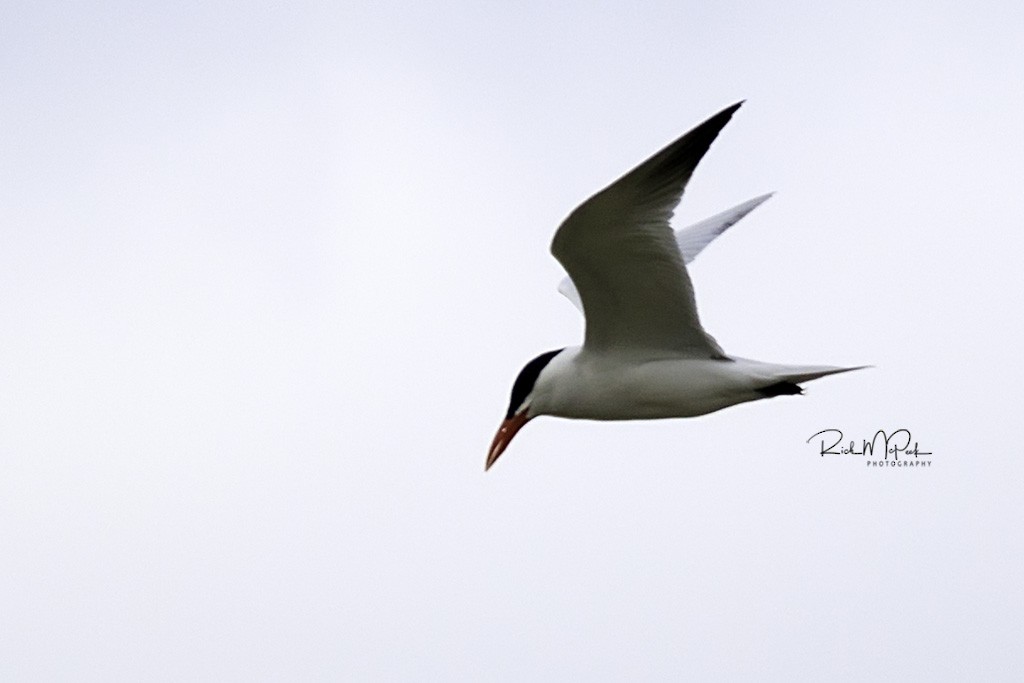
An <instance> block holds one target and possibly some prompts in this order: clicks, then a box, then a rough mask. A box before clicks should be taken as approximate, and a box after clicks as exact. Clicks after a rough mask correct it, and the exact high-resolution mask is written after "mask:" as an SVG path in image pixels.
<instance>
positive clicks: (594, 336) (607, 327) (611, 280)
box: [551, 102, 742, 358]
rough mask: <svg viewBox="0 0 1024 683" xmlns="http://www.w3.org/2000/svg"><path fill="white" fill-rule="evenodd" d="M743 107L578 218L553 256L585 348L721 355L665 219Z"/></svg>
mask: <svg viewBox="0 0 1024 683" xmlns="http://www.w3.org/2000/svg"><path fill="white" fill-rule="evenodd" d="M741 104H742V102H740V103H737V104H734V105H732V106H731V107H728V108H727V109H725V110H723V111H721V112H719V113H718V114H715V115H714V116H712V117H711V118H710V119H708V120H707V121H705V122H704V123H702V124H700V125H699V126H697V127H696V128H694V129H693V130H691V131H690V132H689V133H687V134H686V135H684V136H682V137H681V138H679V139H678V140H676V141H675V142H673V143H671V144H670V145H668V146H667V147H665V148H664V149H663V150H661V151H660V152H658V153H657V154H655V155H654V156H652V157H651V158H650V159H648V160H647V161H645V162H644V163H642V164H640V165H639V166H637V167H636V168H634V169H633V170H632V171H630V172H629V173H627V174H626V175H624V176H622V178H620V179H619V180H617V181H615V182H614V183H612V184H611V185H609V186H608V187H606V188H605V189H603V190H601V191H600V192H598V193H597V194H595V195H594V196H593V197H591V198H590V199H588V200H587V201H585V202H584V203H583V204H581V205H580V206H579V207H577V208H576V210H574V211H573V212H572V213H571V214H570V215H569V217H568V218H566V219H565V221H564V222H563V223H562V225H561V226H560V227H559V228H558V231H557V232H556V233H555V237H554V240H553V241H552V244H551V253H552V254H554V256H555V258H557V259H558V261H559V262H560V263H561V264H562V266H563V267H564V268H565V270H566V272H568V273H569V277H570V278H572V281H573V283H574V284H575V285H576V288H577V289H578V290H579V294H580V299H581V301H582V302H583V311H584V315H585V316H586V320H587V331H586V338H585V341H584V348H586V349H589V350H593V351H598V352H605V353H614V352H621V353H631V354H634V355H636V354H645V355H652V356H653V355H661V354H666V353H668V354H672V355H682V356H688V357H695V358H719V357H723V356H724V353H723V352H722V349H721V347H719V346H718V344H717V343H716V342H715V340H714V339H713V338H712V337H711V336H710V335H708V334H707V333H706V332H705V331H704V329H703V327H701V324H700V318H699V317H698V315H697V304H696V301H695V299H694V295H693V285H692V283H691V282H690V276H689V274H688V273H687V272H686V266H685V265H684V263H683V257H682V255H681V254H680V252H679V248H678V245H677V243H676V239H675V235H674V234H673V233H672V228H671V227H670V226H669V220H670V219H671V218H672V213H673V212H674V211H675V207H676V206H677V205H678V204H679V200H680V199H681V198H682V195H683V190H684V189H685V187H686V183H687V181H689V179H690V176H691V175H692V174H693V170H694V169H695V168H696V166H697V163H698V162H699V161H700V160H701V158H702V157H703V156H704V154H705V152H707V150H708V148H709V147H710V146H711V143H712V142H713V141H714V139H715V138H716V137H717V136H718V133H719V131H721V129H722V128H723V127H724V126H725V124H726V123H728V121H729V119H730V118H731V117H732V115H733V113H734V112H735V111H736V110H737V109H739V107H740V105H741Z"/></svg>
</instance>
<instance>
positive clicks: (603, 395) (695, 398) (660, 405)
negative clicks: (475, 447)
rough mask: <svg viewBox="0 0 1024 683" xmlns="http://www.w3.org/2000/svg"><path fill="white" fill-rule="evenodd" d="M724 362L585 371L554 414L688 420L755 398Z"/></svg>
mask: <svg viewBox="0 0 1024 683" xmlns="http://www.w3.org/2000/svg"><path fill="white" fill-rule="evenodd" d="M730 365H731V364H730V363H729V362H728V361H708V360H693V361H652V362H648V363H644V364H642V365H637V366H627V367H600V366H598V367H590V368H585V369H584V371H583V372H581V373H580V375H579V377H578V380H579V381H578V384H577V386H576V387H575V390H574V391H571V392H566V393H567V394H568V395H566V396H564V397H562V400H560V401H559V408H560V410H559V411H558V414H559V415H561V416H562V417H571V418H578V419H589V420H654V419H662V418H671V417H693V416H696V415H704V414H706V413H712V412H714V411H716V410H721V409H722V408H725V407H728V406H731V405H735V404H737V403H742V402H744V401H749V400H753V399H755V398H759V395H758V394H757V393H756V392H755V391H754V390H753V387H752V386H751V384H750V381H749V379H748V378H745V377H743V376H742V375H740V374H737V373H736V372H735V371H734V370H733V368H732V367H730Z"/></svg>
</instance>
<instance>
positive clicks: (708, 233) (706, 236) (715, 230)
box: [558, 193, 772, 313]
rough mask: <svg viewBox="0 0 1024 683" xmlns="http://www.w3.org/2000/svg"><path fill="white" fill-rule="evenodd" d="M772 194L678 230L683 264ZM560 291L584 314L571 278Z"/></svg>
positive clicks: (565, 281) (677, 241)
mask: <svg viewBox="0 0 1024 683" xmlns="http://www.w3.org/2000/svg"><path fill="white" fill-rule="evenodd" d="M771 196H772V195H771V193H769V194H763V195H761V196H760V197H754V198H753V199H750V200H748V201H745V202H743V203H742V204H738V205H737V206H734V207H732V208H731V209H727V210H726V211H723V212H722V213H717V214H715V215H714V216H712V217H711V218H705V219H704V220H702V221H700V222H699V223H694V224H693V225H691V226H688V227H685V228H680V229H679V230H676V233H675V235H676V246H677V247H678V248H679V255H680V256H682V257H683V263H684V264H689V263H690V262H691V261H692V260H693V259H695V258H697V254H699V253H700V252H702V251H703V250H704V247H706V246H708V245H709V244H711V242H712V241H713V240H714V239H715V238H716V237H718V236H719V235H721V234H722V233H723V232H725V231H726V230H728V229H729V228H731V227H732V226H734V225H736V223H738V222H739V221H740V219H741V218H743V217H744V216H746V215H747V214H748V213H750V212H751V211H753V210H754V209H756V208H757V207H759V206H761V204H763V203H764V202H766V201H767V200H768V199H769V198H770V197H771ZM558 291H559V292H561V293H562V294H563V295H564V296H565V297H566V298H567V299H568V300H569V301H571V302H572V305H573V306H575V307H576V308H578V309H579V310H580V312H581V313H582V312H583V302H582V301H580V293H579V292H577V291H576V285H574V284H573V283H572V279H571V278H569V276H568V275H567V276H565V277H563V278H562V281H561V282H559V283H558Z"/></svg>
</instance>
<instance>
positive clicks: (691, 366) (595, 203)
mask: <svg viewBox="0 0 1024 683" xmlns="http://www.w3.org/2000/svg"><path fill="white" fill-rule="evenodd" d="M742 104H743V102H742V101H741V102H737V103H736V104H734V105H732V106H730V107H727V108H726V109H723V110H722V111H721V112H719V113H717V114H715V115H714V116H712V117H711V118H709V119H708V120H707V121H705V122H704V123H702V124H700V125H699V126H697V127H696V128H694V129H693V130H691V131H690V132H688V133H686V134H685V135H683V136H682V137H681V138H679V139H678V140H676V141H675V142H673V143H671V144H669V145H668V146H667V147H665V148H664V149H662V150H661V151H660V152H658V153H656V154H655V155H654V156H652V157H651V158H649V159H648V160H647V161H644V162H643V163H641V164H640V165H639V166H637V167H636V168H634V169H633V170H632V171H630V172H629V173H627V174H626V175H624V176H622V177H621V178H619V179H618V180H616V181H615V182H613V183H612V184H611V185H609V186H608V187H606V188H605V189H603V190H601V191H600V192H598V193H597V194H595V195H594V196H592V197H591V198H590V199H588V200H586V201H585V202H583V203H582V204H580V205H579V206H578V207H577V208H576V209H575V210H574V211H573V212H572V213H571V214H569V217H568V218H566V219H565V220H564V221H563V222H562V224H561V225H560V226H559V228H558V230H557V231H556V232H555V237H554V240H553V241H552V243H551V253H552V254H553V255H554V257H555V258H556V259H557V260H558V261H559V263H561V264H562V266H563V267H564V268H565V270H566V272H567V273H568V277H567V278H566V279H565V280H563V281H562V283H561V285H560V286H559V291H561V292H562V293H563V294H565V295H566V296H567V297H568V298H569V299H570V300H571V301H572V302H573V303H574V304H576V305H577V307H579V308H581V309H582V311H583V314H584V317H585V319H586V332H585V335H584V341H583V345H582V346H572V347H567V348H563V349H557V350H554V351H548V352H546V353H542V354H541V355H539V356H537V357H536V358H534V359H533V360H531V361H530V362H529V363H527V364H526V365H525V366H524V367H523V369H522V370H521V371H520V372H519V375H518V376H517V377H516V379H515V382H514V383H513V385H512V397H511V400H510V401H509V406H508V411H507V412H506V414H505V419H504V420H503V421H502V423H501V426H500V427H499V428H498V433H497V434H496V435H495V437H494V441H493V442H492V443H491V448H490V450H489V451H488V452H487V462H486V465H485V469H487V470H489V469H490V468H491V466H492V465H494V463H495V462H496V461H497V460H498V458H499V457H500V456H501V454H502V453H504V452H505V449H506V448H508V445H509V443H511V441H512V438H513V437H514V436H515V435H516V433H518V432H519V430H521V429H522V428H523V426H524V425H525V424H526V423H527V422H529V421H530V420H532V419H533V418H535V417H538V416H540V415H552V416H555V417H565V418H575V419H586V420H649V419H662V418H675V417H693V416H696V415H704V414H707V413H712V412H715V411H717V410H721V409H722V408H727V407H729V406H733V405H736V404H739V403H746V402H748V401H756V400H758V399H765V398H772V397H775V396H782V395H793V394H800V393H802V392H803V390H802V388H801V387H800V384H802V383H804V382H809V381H811V380H814V379H818V378H820V377H825V376H827V375H834V374H837V373H840V372H849V371H851V370H859V369H861V368H863V367H867V366H856V367H837V366H830V365H783V364H777V363H764V362H761V361H755V360H749V359H745V358H739V357H736V356H730V355H727V354H726V353H725V352H724V351H723V350H722V347H721V346H719V345H718V342H716V341H715V339H714V338H713V337H712V336H711V335H709V334H708V333H707V332H705V331H704V328H703V327H702V326H701V323H700V318H699V317H698V315H697V304H696V301H695V299H694V293H693V284H692V283H691V281H690V276H689V274H688V273H687V270H686V263H688V262H689V261H691V260H693V258H694V257H695V256H696V255H697V254H698V253H699V252H700V251H701V250H702V249H703V248H704V247H705V246H707V244H708V243H710V242H711V240H713V239H714V238H715V237H717V236H718V235H720V234H721V233H722V232H724V231H725V230H726V229H727V228H729V227H730V226H731V225H733V224H734V223H736V222H737V221H738V220H739V219H740V218H742V217H743V216H745V215H746V214H747V213H749V212H750V211H752V210H753V209H754V208H756V207H757V206H758V205H759V204H761V203H762V202H763V201H765V200H766V199H767V198H768V197H770V196H771V195H764V196H761V197H757V198H756V199H752V200H750V201H748V202H745V203H744V204H740V205H739V206H737V207H734V208H733V209H730V210H728V211H725V212H723V213H721V214H718V215H716V216H713V217H711V218H709V219H707V220H704V221H701V222H700V223H697V224H696V225H693V226H691V227H689V228H686V229H684V230H680V231H679V232H678V233H673V231H672V228H671V227H670V225H669V221H670V219H671V218H672V214H673V212H674V211H675V208H676V206H677V205H678V204H679V200H680V199H681V198H682V196H683V190H684V189H685V188H686V184H687V182H688V181H689V179H690V176H691V175H692V174H693V171H694V169H695V168H696V167H697V164H698V162H700V160H701V158H702V157H703V156H704V154H705V153H706V152H707V151H708V148H709V147H710V146H711V143H712V142H713V141H714V140H715V138H716V137H717V136H718V133H719V132H720V131H721V130H722V128H723V127H724V126H725V124H726V123H728V122H729V120H730V119H731V118H732V115H733V114H734V113H735V112H736V110H737V109H739V108H740V106H741V105H742Z"/></svg>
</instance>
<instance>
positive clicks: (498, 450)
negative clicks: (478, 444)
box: [484, 410, 530, 472]
mask: <svg viewBox="0 0 1024 683" xmlns="http://www.w3.org/2000/svg"><path fill="white" fill-rule="evenodd" d="M529 420H530V418H528V417H527V416H526V411H525V410H524V411H523V412H521V413H516V414H515V415H513V416H512V417H510V418H508V419H507V420H505V421H504V422H502V423H501V426H500V427H498V433H497V434H495V435H494V441H492V442H491V450H489V451H488V452H487V465H486V466H485V467H484V471H485V472H486V471H487V470H489V469H491V465H493V464H494V462H495V461H496V460H497V459H498V458H499V457H500V456H501V454H502V453H504V452H505V449H506V448H508V445H509V444H510V443H512V437H513V436H515V435H516V432H518V431H519V430H520V429H522V428H523V425H525V424H526V423H527V422H529Z"/></svg>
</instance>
